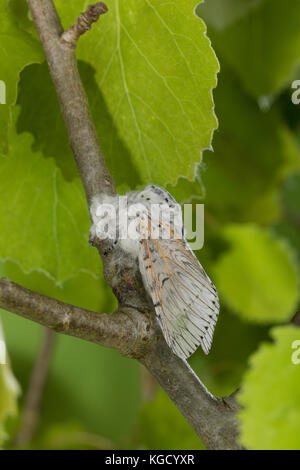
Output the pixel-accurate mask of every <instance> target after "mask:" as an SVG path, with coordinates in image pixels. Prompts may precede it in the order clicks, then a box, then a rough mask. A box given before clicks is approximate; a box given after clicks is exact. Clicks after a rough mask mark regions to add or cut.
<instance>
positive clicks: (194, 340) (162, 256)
mask: <svg viewBox="0 0 300 470" xmlns="http://www.w3.org/2000/svg"><path fill="white" fill-rule="evenodd" d="M127 196H128V207H126V216H125V217H124V215H125V214H124V213H123V211H124V208H123V207H120V203H119V197H118V196H116V197H112V196H104V195H98V196H96V197H95V198H94V200H93V203H92V206H91V216H92V220H93V226H92V228H91V236H92V237H95V236H97V237H100V238H105V234H104V233H101V230H103V213H100V212H99V208H101V207H103V205H112V206H113V207H114V209H115V212H116V213H117V220H118V222H117V229H116V233H115V239H114V240H113V241H112V247H114V246H116V245H117V244H119V246H120V247H121V249H123V250H124V251H125V252H127V253H129V254H130V255H131V256H133V257H134V258H135V259H137V260H138V265H139V269H140V272H141V275H142V279H143V282H144V286H145V289H146V291H147V292H148V294H149V296H150V298H151V299H152V302H153V305H154V308H155V313H156V317H157V320H158V322H159V325H160V327H161V329H162V332H163V334H164V337H165V340H166V342H167V344H168V345H169V347H170V348H171V349H172V351H173V352H174V353H175V354H176V355H177V356H179V357H180V358H182V359H186V358H188V357H189V356H191V354H193V352H194V351H195V350H196V349H197V348H198V347H199V346H201V347H202V349H203V351H204V352H205V353H206V354H208V352H209V350H210V348H211V344H212V339H213V333H214V328H215V325H216V322H217V318H218V313H219V299H218V294H217V291H216V288H215V286H214V285H213V283H212V282H211V280H210V279H209V277H208V276H207V274H206V273H205V271H204V269H203V267H202V266H201V264H200V263H199V261H198V259H197V258H196V256H195V255H194V253H193V252H192V250H191V249H190V247H189V245H188V243H187V241H186V239H185V236H184V226H183V222H182V213H181V208H180V205H179V204H177V202H176V201H175V199H174V198H173V197H172V196H171V195H170V194H169V193H168V192H167V191H166V190H164V189H162V188H159V187H158V186H147V187H146V188H145V189H144V190H142V191H135V192H132V193H129V194H128V195H127ZM157 206H160V208H162V212H161V216H160V217H159V218H157V220H154V217H153V210H152V208H153V207H157ZM132 207H135V208H137V209H136V212H134V211H130V208H132ZM167 209H169V211H171V213H173V214H174V216H173V218H172V220H171V219H169V221H167V222H165V220H164V212H168V211H167ZM99 214H100V215H99ZM126 219H127V223H130V222H131V223H132V222H135V231H136V237H132V236H128V233H127V236H126V237H123V238H122V236H121V234H122V233H124V232H122V230H123V229H124V227H123V225H124V220H126ZM113 222H114V221H113V220H112V219H108V220H107V224H106V225H107V226H110V227H112V225H113ZM99 227H102V228H100V233H99ZM110 238H114V237H111V235H110Z"/></svg>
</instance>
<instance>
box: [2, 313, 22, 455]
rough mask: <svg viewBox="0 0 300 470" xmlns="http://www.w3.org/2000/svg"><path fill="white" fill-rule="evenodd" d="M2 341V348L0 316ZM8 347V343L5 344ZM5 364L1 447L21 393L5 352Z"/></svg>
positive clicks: (3, 370)
mask: <svg viewBox="0 0 300 470" xmlns="http://www.w3.org/2000/svg"><path fill="white" fill-rule="evenodd" d="M0 342H1V350H2V351H3V345H5V340H4V335H3V331H2V324H1V318H0ZM5 349H6V345H5ZM5 356H6V357H5V364H2V363H0V449H1V448H2V445H3V443H4V441H5V440H6V438H7V437H8V435H7V429H6V423H7V419H8V418H12V417H15V416H16V415H17V412H18V396H19V394H20V388H19V384H18V383H17V381H16V379H15V377H14V375H13V373H12V370H11V368H10V363H9V358H8V357H7V352H5Z"/></svg>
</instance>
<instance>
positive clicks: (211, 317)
mask: <svg viewBox="0 0 300 470" xmlns="http://www.w3.org/2000/svg"><path fill="white" fill-rule="evenodd" d="M140 270H141V273H142V276H143V279H144V283H145V285H146V287H147V288H148V292H149V294H150V296H151V298H152V301H153V304H154V307H155V311H156V315H157V317H158V321H159V323H160V326H161V328H162V331H163V334H164V337H165V339H166V341H167V343H168V345H169V347H170V348H171V349H172V351H173V352H174V353H175V354H176V355H177V356H179V357H181V358H183V359H186V358H188V357H189V356H191V354H193V352H194V351H195V350H196V349H197V348H198V347H199V346H201V347H202V349H203V351H204V352H205V353H206V354H208V352H209V350H210V348H211V344H212V339H213V333H214V328H215V324H216V322H217V318H218V313H219V299H218V294H217V291H216V288H215V286H214V285H213V283H212V282H211V280H210V279H209V277H208V276H207V274H206V273H205V271H204V269H203V267H202V266H201V264H200V263H199V261H198V259H197V258H196V256H195V255H194V253H193V252H192V251H191V250H190V248H189V246H188V244H187V242H186V241H185V240H176V239H168V240H162V239H159V240H155V239H147V238H146V239H144V240H142V241H141V250H140Z"/></svg>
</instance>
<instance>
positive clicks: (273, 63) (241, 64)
mask: <svg viewBox="0 0 300 470" xmlns="http://www.w3.org/2000/svg"><path fill="white" fill-rule="evenodd" d="M210 2H211V0H208V5H209V4H210ZM227 3H228V0H224V2H223V7H224V8H226V10H227ZM225 4H226V6H225ZM228 8H229V10H230V5H228ZM199 11H200V12H201V9H200V10H199V9H198V12H199ZM210 18H212V17H211V16H210ZM204 19H205V20H206V21H208V24H209V17H208V16H205V15H204ZM299 20H300V2H299V0H290V1H289V2H288V6H287V4H286V3H284V2H282V1H281V0H264V1H261V2H260V3H259V5H258V7H257V8H255V9H253V10H250V11H249V12H248V14H247V15H246V16H243V17H242V18H241V19H240V20H239V21H236V22H234V23H232V24H231V25H228V27H227V28H225V29H224V30H223V31H218V30H216V29H214V27H213V26H214V25H213V23H214V22H213V23H212V28H209V34H210V37H211V38H212V40H213V44H214V47H215V48H216V51H217V53H219V54H221V55H222V56H223V57H224V59H225V60H226V62H227V63H228V64H230V65H231V66H232V67H233V68H234V70H235V71H236V73H237V74H238V76H239V78H240V79H241V82H242V84H243V86H244V87H245V89H246V90H247V91H248V92H249V93H250V94H251V95H252V96H254V97H255V98H259V97H264V96H270V95H273V94H274V93H276V92H278V90H279V89H281V88H282V87H283V86H284V85H286V83H287V80H288V79H289V78H290V77H291V76H292V75H293V72H294V71H295V69H296V67H297V65H299V47H300V31H299V27H298V26H299Z"/></svg>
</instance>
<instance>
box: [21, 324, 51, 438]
mask: <svg viewBox="0 0 300 470" xmlns="http://www.w3.org/2000/svg"><path fill="white" fill-rule="evenodd" d="M54 335H55V333H53V331H51V330H49V329H48V328H45V329H44V334H43V338H42V344H41V348H40V351H39V353H38V356H37V360H36V363H35V364H34V367H33V370H32V374H31V377H30V383H29V387H28V391H27V395H26V400H25V404H24V409H23V414H22V418H21V425H20V429H19V433H18V435H17V438H16V444H17V446H18V447H26V446H27V445H28V444H30V442H31V441H32V439H33V437H34V435H35V432H36V429H37V426H38V424H39V418H40V406H41V402H42V397H43V393H44V389H45V384H46V379H47V375H48V369H49V365H50V360H51V356H52V351H53V345H54Z"/></svg>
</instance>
